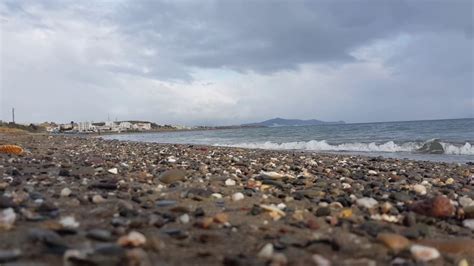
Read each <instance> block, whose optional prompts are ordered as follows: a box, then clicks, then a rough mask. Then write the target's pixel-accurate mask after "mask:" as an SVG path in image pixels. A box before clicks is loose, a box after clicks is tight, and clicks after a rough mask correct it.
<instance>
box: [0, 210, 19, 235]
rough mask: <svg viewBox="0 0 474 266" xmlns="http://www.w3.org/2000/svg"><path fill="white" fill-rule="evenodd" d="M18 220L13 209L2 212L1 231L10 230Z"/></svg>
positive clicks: (0, 213) (0, 218)
mask: <svg viewBox="0 0 474 266" xmlns="http://www.w3.org/2000/svg"><path fill="white" fill-rule="evenodd" d="M15 220H16V213H15V211H14V210H13V209H12V208H6V209H3V210H2V211H1V212H0V230H10V229H11V228H12V227H13V224H14V223H15Z"/></svg>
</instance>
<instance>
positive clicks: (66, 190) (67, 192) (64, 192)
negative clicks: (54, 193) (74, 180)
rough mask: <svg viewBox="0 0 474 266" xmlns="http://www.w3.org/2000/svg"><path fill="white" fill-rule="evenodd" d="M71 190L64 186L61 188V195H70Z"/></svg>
mask: <svg viewBox="0 0 474 266" xmlns="http://www.w3.org/2000/svg"><path fill="white" fill-rule="evenodd" d="M71 193H72V191H71V190H70V189H69V188H67V187H65V188H63V189H62V190H61V197H69V196H70V195H71Z"/></svg>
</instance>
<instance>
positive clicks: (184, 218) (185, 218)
mask: <svg viewBox="0 0 474 266" xmlns="http://www.w3.org/2000/svg"><path fill="white" fill-rule="evenodd" d="M178 219H179V221H180V222H181V223H183V224H187V223H189V220H190V218H189V215H188V214H187V213H185V214H183V215H181V216H179V218H178Z"/></svg>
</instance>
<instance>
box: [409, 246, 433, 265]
mask: <svg viewBox="0 0 474 266" xmlns="http://www.w3.org/2000/svg"><path fill="white" fill-rule="evenodd" d="M410 252H411V254H412V256H413V258H415V260H417V261H422V262H427V261H430V260H435V259H437V258H439V256H440V254H439V251H438V250H437V249H435V248H432V247H427V246H422V245H417V244H415V245H412V246H411V248H410Z"/></svg>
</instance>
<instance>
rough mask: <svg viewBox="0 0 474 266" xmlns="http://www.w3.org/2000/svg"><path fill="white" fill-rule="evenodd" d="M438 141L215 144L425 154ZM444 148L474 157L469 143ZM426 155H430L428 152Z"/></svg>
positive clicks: (284, 148) (447, 151)
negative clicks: (428, 147)
mask: <svg viewBox="0 0 474 266" xmlns="http://www.w3.org/2000/svg"><path fill="white" fill-rule="evenodd" d="M434 142H437V141H436V140H429V141H427V142H406V143H402V144H396V143H395V142H393V141H388V142H385V143H379V144H377V143H375V142H371V143H361V142H354V143H342V144H329V143H328V142H327V141H325V140H320V141H317V140H310V141H295V142H284V143H275V142H270V141H267V142H249V143H246V142H244V143H236V144H224V145H222V144H215V145H216V146H227V147H240V148H250V149H267V150H307V151H352V152H423V153H425V151H421V150H420V149H421V148H422V147H424V145H426V144H427V143H434ZM438 143H439V144H440V145H441V146H442V147H443V151H442V153H444V154H449V155H474V146H472V145H471V144H470V143H469V142H466V143H465V144H464V145H455V144H452V143H445V142H438ZM426 153H429V151H428V152H426Z"/></svg>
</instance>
